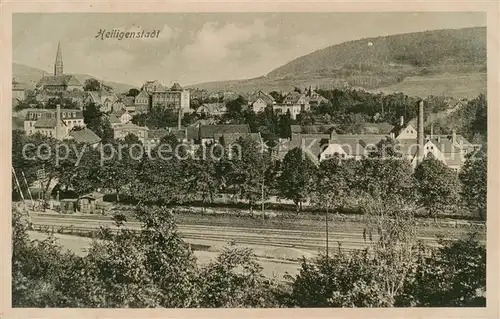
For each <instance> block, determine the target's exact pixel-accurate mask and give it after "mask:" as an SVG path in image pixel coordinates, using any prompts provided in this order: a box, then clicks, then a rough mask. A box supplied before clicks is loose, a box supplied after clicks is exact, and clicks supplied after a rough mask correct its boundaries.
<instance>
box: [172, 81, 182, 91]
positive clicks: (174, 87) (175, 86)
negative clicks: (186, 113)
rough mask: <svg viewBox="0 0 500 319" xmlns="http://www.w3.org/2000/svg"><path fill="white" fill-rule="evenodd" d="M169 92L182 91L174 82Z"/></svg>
mask: <svg viewBox="0 0 500 319" xmlns="http://www.w3.org/2000/svg"><path fill="white" fill-rule="evenodd" d="M170 91H182V86H181V85H180V84H179V83H177V82H175V83H174V85H172V87H171V88H170Z"/></svg>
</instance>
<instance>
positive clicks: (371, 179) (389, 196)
mask: <svg viewBox="0 0 500 319" xmlns="http://www.w3.org/2000/svg"><path fill="white" fill-rule="evenodd" d="M359 172H360V176H361V177H360V178H361V181H360V183H358V185H359V188H360V189H361V190H362V191H363V192H366V193H368V194H370V195H371V196H373V197H375V198H378V199H381V200H394V199H395V198H402V199H404V200H405V201H411V200H414V198H415V196H414V195H415V192H414V186H415V183H414V180H413V174H412V173H413V168H412V166H411V163H410V162H409V161H408V160H406V159H400V158H385V159H382V158H365V159H363V160H362V161H361V167H360V171H359Z"/></svg>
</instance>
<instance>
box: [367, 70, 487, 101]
mask: <svg viewBox="0 0 500 319" xmlns="http://www.w3.org/2000/svg"><path fill="white" fill-rule="evenodd" d="M486 80H487V76H486V72H478V73H470V74H449V75H435V76H411V77H407V78H406V79H404V80H403V81H402V82H400V83H398V84H395V85H391V86H388V87H383V88H379V89H375V90H372V91H373V92H383V93H395V92H404V93H405V94H407V95H410V96H420V97H422V98H425V97H427V96H429V95H437V96H440V95H444V96H452V97H455V98H467V99H473V98H475V97H477V96H478V95H479V94H480V93H485V92H486V88H487V84H486V83H487V81H486Z"/></svg>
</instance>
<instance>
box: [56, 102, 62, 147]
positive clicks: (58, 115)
mask: <svg viewBox="0 0 500 319" xmlns="http://www.w3.org/2000/svg"><path fill="white" fill-rule="evenodd" d="M60 137H61V106H60V105H59V104H57V107H56V139H60Z"/></svg>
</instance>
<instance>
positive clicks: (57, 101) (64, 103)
mask: <svg viewBox="0 0 500 319" xmlns="http://www.w3.org/2000/svg"><path fill="white" fill-rule="evenodd" d="M58 105H59V106H61V108H66V109H80V106H79V105H78V104H77V103H76V102H75V101H73V100H72V99H70V98H67V97H62V96H60V97H51V98H49V99H48V101H47V103H45V105H44V108H46V109H55V108H57V106H58Z"/></svg>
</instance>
